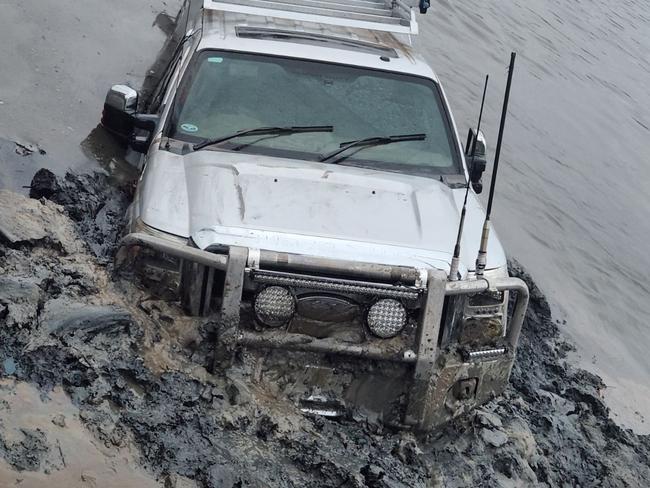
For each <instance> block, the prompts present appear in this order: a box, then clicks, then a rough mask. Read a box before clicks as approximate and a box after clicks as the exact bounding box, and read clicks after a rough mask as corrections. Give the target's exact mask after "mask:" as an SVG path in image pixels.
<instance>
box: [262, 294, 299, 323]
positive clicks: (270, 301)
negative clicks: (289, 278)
mask: <svg viewBox="0 0 650 488" xmlns="http://www.w3.org/2000/svg"><path fill="white" fill-rule="evenodd" d="M254 309H255V316H256V317H257V319H258V320H259V321H260V322H262V323H263V324H264V325H266V326H267V327H281V326H283V325H285V324H286V323H287V322H289V320H290V319H291V317H293V314H294V312H295V311H296V302H295V300H294V298H293V295H292V294H291V292H290V291H289V290H287V289H286V288H282V287H281V286H269V287H267V288H264V289H263V290H262V291H261V292H259V293H258V294H257V296H256V297H255V304H254Z"/></svg>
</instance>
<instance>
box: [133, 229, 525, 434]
mask: <svg viewBox="0 0 650 488" xmlns="http://www.w3.org/2000/svg"><path fill="white" fill-rule="evenodd" d="M134 246H139V247H146V248H152V249H154V250H156V251H158V252H161V253H164V254H167V255H170V256H174V257H177V258H179V259H181V260H185V261H189V262H192V263H197V264H199V265H202V266H206V267H207V268H209V269H211V270H219V271H221V272H223V273H225V280H224V286H223V289H222V290H223V291H222V296H221V300H220V303H221V305H220V310H219V319H218V322H219V324H220V327H221V329H222V330H223V331H224V333H223V334H220V340H221V342H222V344H220V346H219V347H223V345H224V344H223V343H227V344H228V345H229V346H244V347H249V348H263V349H269V350H293V351H297V352H300V353H316V354H327V355H342V356H347V357H349V358H354V359H356V360H372V361H378V362H390V363H396V364H399V365H400V366H404V367H407V368H408V369H409V371H410V380H411V383H410V386H409V387H408V388H407V391H408V394H407V396H408V398H407V400H406V402H405V406H404V409H403V413H402V419H401V424H405V425H408V426H411V427H413V428H414V429H416V430H421V431H427V430H431V429H433V428H435V427H436V426H438V425H441V424H443V423H445V422H447V421H449V420H450V419H451V418H453V417H455V416H456V415H459V414H461V413H463V412H465V411H467V410H469V409H471V408H473V407H475V406H477V405H479V404H481V403H484V402H485V401H487V400H489V399H490V398H493V397H494V396H496V395H499V394H500V393H501V392H503V390H504V389H505V387H506V385H507V383H508V380H509V376H510V371H511V369H512V364H513V362H514V357H515V351H516V347H517V342H518V340H519V335H520V332H521V327H522V324H523V320H524V316H525V313H526V308H527V305H528V288H527V286H526V284H525V283H524V282H523V281H522V280H520V279H518V278H509V277H506V278H499V279H496V280H493V281H491V282H488V281H487V280H485V279H481V280H472V281H455V282H449V281H447V277H446V275H445V273H444V272H442V271H438V270H430V271H428V272H427V274H426V275H423V274H422V272H421V271H419V270H417V269H415V268H410V267H400V266H386V265H377V264H371V263H354V262H349V261H339V260H333V259H322V258H317V257H310V256H302V255H295V254H286V253H277V252H271V251H254V250H249V249H247V248H241V247H230V248H229V251H228V254H215V253H212V252H209V251H204V250H200V249H196V248H192V247H189V246H184V245H182V244H180V243H176V242H172V241H169V240H166V239H162V238H159V237H156V236H151V235H147V234H142V233H133V234H129V235H127V236H126V237H124V238H123V239H122V241H121V248H122V249H124V248H130V247H134ZM251 268H253V269H256V270H264V269H273V270H281V271H282V270H285V271H289V270H290V271H291V272H298V273H303V274H309V273H319V274H328V275H336V274H338V275H341V276H345V277H346V278H348V279H355V280H364V281H363V282H364V283H365V282H368V281H369V282H378V283H399V284H400V287H402V288H406V289H421V290H422V292H423V295H424V296H423V297H422V300H423V304H422V313H421V314H420V319H419V323H418V324H417V329H416V333H415V339H414V343H413V345H412V346H411V347H408V348H407V347H401V346H400V344H399V343H395V342H390V341H387V342H386V345H385V344H382V343H380V342H373V343H371V344H370V343H369V344H351V343H346V342H343V341H336V340H332V339H331V338H327V339H318V338H316V337H312V336H307V335H302V334H292V333H288V332H286V331H280V330H262V331H250V330H245V329H243V328H241V327H240V312H241V307H242V293H243V290H244V281H245V274H246V272H247V271H249V272H250V270H251ZM487 290H496V291H502V292H505V291H507V292H510V294H511V295H513V296H514V306H513V308H512V314H511V316H510V317H509V320H508V327H507V330H506V334H505V336H503V337H502V338H500V339H499V340H498V341H497V342H496V343H493V344H491V346H490V348H489V349H476V348H475V349H474V350H468V349H467V348H463V347H461V346H459V345H457V344H441V343H440V337H442V334H441V327H443V322H444V320H443V319H444V316H443V310H444V305H445V299H446V297H452V296H460V295H469V294H475V293H480V292H484V291H487Z"/></svg>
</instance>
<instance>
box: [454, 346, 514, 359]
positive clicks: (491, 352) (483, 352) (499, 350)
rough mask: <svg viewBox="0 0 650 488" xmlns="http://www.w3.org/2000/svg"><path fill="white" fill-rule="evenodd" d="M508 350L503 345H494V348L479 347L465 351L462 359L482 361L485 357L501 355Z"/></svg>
mask: <svg viewBox="0 0 650 488" xmlns="http://www.w3.org/2000/svg"><path fill="white" fill-rule="evenodd" d="M507 352H508V349H506V348H505V347H496V348H494V349H479V350H476V351H467V352H465V353H464V354H463V357H464V359H465V360H466V361H467V360H469V361H484V360H486V359H494V358H495V357H499V356H503V355H504V354H506V353H507Z"/></svg>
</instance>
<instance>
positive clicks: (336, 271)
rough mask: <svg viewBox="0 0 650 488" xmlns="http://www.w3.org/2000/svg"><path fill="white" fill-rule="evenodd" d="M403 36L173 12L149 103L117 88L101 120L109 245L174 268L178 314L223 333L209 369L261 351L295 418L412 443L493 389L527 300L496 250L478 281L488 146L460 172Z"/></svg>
mask: <svg viewBox="0 0 650 488" xmlns="http://www.w3.org/2000/svg"><path fill="white" fill-rule="evenodd" d="M413 7H419V8H420V11H421V12H423V13H424V12H426V9H427V8H428V4H427V2H426V1H423V2H420V4H419V5H414V6H413ZM415 17H416V14H415V13H414V12H413V11H412V8H411V6H409V5H408V4H405V3H403V2H402V0H397V1H393V2H391V1H388V2H384V1H383V0H350V1H346V2H339V1H338V0H283V1H281V2H280V1H278V2H276V1H273V0H228V1H226V0H224V1H221V2H218V1H212V0H186V1H185V4H184V5H183V7H182V9H181V11H180V13H179V15H178V18H177V23H176V31H175V32H174V33H173V34H172V36H171V37H170V39H169V41H168V43H167V47H166V50H165V52H166V53H167V54H168V55H167V60H166V65H167V66H166V69H165V71H164V73H163V74H162V76H160V79H159V82H158V84H157V86H156V88H155V90H153V93H151V94H150V95H149V96H147V97H146V100H143V99H144V98H145V97H144V96H142V95H139V94H138V93H137V92H136V91H135V90H133V89H132V88H130V87H128V86H125V85H116V86H114V87H113V88H112V89H111V90H110V92H109V93H108V95H107V99H106V104H105V107H104V115H103V119H102V122H103V125H104V127H106V128H107V129H108V130H110V131H111V132H113V133H114V134H116V135H118V136H121V137H124V138H125V139H129V144H130V146H131V148H132V149H133V150H135V151H137V152H139V153H141V160H140V168H141V171H142V173H141V177H140V181H139V182H138V185H137V190H136V194H135V198H134V201H133V204H132V205H131V207H130V209H129V215H128V218H129V224H128V235H126V236H125V237H124V239H123V240H122V243H121V244H122V247H123V248H124V249H132V250H133V249H145V248H148V249H153V250H155V251H156V252H157V253H160V254H162V255H165V256H167V257H170V258H171V259H173V260H176V261H174V262H177V263H178V272H179V273H178V275H179V277H180V279H179V287H180V291H179V298H180V301H181V304H182V306H183V308H184V309H185V310H186V311H187V313H189V314H190V315H194V316H198V317H205V316H211V317H213V318H215V321H216V322H217V323H218V324H219V334H218V336H219V339H218V344H217V347H215V356H216V359H217V361H216V363H217V364H218V367H225V366H224V364H225V365H226V366H227V364H228V361H224V358H230V359H229V360H230V361H233V360H234V359H232V354H228V351H230V352H232V351H234V350H237V349H239V348H244V349H245V350H246V351H260V354H261V355H262V357H263V358H264V361H265V362H266V363H268V365H269V366H268V368H266V367H265V368H264V371H265V372H266V373H265V374H266V380H267V381H269V382H273V381H276V380H277V378H278V376H277V375H276V376H274V375H273V374H271V373H270V372H269V371H272V370H273V368H274V367H279V368H281V369H282V371H283V378H284V380H283V391H284V392H285V393H283V394H286V395H288V396H289V397H290V398H292V399H293V400H295V401H296V402H297V404H299V405H300V408H302V409H303V410H304V411H305V412H309V413H318V414H323V415H331V416H337V415H345V414H346V412H347V413H349V412H350V411H354V410H356V411H364V412H372V414H373V416H376V417H378V418H379V419H380V420H382V421H384V422H387V423H390V424H394V425H399V426H411V427H412V428H414V429H417V430H428V429H431V428H433V427H435V426H437V425H440V424H442V423H444V422H446V421H447V420H449V419H450V418H452V417H454V416H455V415H458V414H459V413H462V412H463V411H466V410H467V409H469V408H472V407H473V406H475V405H477V404H480V403H482V402H485V401H487V400H488V399H490V398H491V397H492V396H494V395H497V394H499V393H500V392H501V391H502V390H503V389H504V388H505V385H506V384H507V382H508V378H509V374H510V370H511V368H512V364H513V360H514V354H515V348H516V345H517V341H518V337H519V332H520V329H521V325H522V321H523V317H524V314H525V311H526V307H527V300H528V290H527V288H526V285H525V284H524V283H523V282H522V281H521V280H518V279H515V278H509V277H508V272H507V264H506V257H505V254H504V252H503V249H502V247H501V244H500V243H499V241H498V239H497V238H496V237H495V236H493V238H492V240H491V241H490V244H489V248H488V254H487V256H488V261H487V264H486V271H485V274H484V276H483V277H482V278H480V279H476V278H475V277H474V273H473V268H474V263H473V257H475V256H476V253H477V250H478V247H479V241H480V234H481V226H482V223H483V220H484V218H485V213H484V211H483V209H482V206H481V204H480V203H479V200H478V199H477V197H476V194H475V193H476V192H480V190H481V173H482V171H483V169H484V168H485V151H484V148H485V144H484V139H483V137H482V135H481V134H480V133H479V135H478V137H476V138H475V139H476V140H477V141H478V143H477V147H478V151H477V152H476V155H475V158H474V163H475V164H474V165H473V169H472V171H469V170H468V164H467V161H466V154H465V153H466V150H465V149H464V148H463V145H462V144H461V141H460V138H459V136H458V132H457V130H456V126H455V123H454V120H453V117H452V115H451V111H450V110H449V105H448V102H447V99H446V97H445V94H444V92H443V90H442V87H441V86H440V82H439V80H438V78H437V77H436V75H435V74H434V72H433V71H432V70H431V68H430V67H429V66H428V65H427V64H425V63H424V62H423V61H422V60H421V59H420V58H419V57H418V55H417V54H416V53H415V52H414V51H413V49H412V48H411V46H410V39H411V36H412V35H415V34H416V33H417V28H418V27H417V22H416V18H415ZM474 137H475V136H474V134H473V132H472V131H470V136H469V138H470V139H471V140H474ZM470 145H471V144H468V146H470ZM467 159H469V158H467ZM468 180H469V181H470V182H471V184H472V187H473V191H470V193H469V200H468V206H467V218H466V223H465V229H466V230H465V233H464V236H463V240H462V242H461V244H462V250H463V252H462V255H461V260H460V266H459V277H460V279H459V280H449V279H448V274H449V270H450V263H451V260H452V252H453V249H454V243H455V238H456V234H457V231H458V223H459V218H460V211H461V207H462V205H463V197H464V194H465V188H466V185H467V184H468ZM509 296H510V297H511V302H512V303H511V306H510V307H509V306H508V301H509V299H508V297H509ZM509 310H510V311H509ZM203 320H205V319H203ZM271 365H275V366H271ZM287 377H288V378H290V380H287V379H286V378H287ZM274 378H275V380H274ZM276 382H277V381H276Z"/></svg>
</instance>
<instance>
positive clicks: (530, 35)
mask: <svg viewBox="0 0 650 488" xmlns="http://www.w3.org/2000/svg"><path fill="white" fill-rule="evenodd" d="M649 22H650V4H648V3H647V2H644V1H640V0H633V1H627V2H608V1H605V0H596V1H593V2H566V1H560V0H550V1H549V0H515V1H508V2H503V1H499V0H490V1H478V0H463V1H462V2H444V4H439V3H437V2H434V8H432V9H431V11H430V13H429V14H428V15H427V16H426V17H425V18H423V19H422V20H421V25H420V27H421V31H422V32H423V34H422V35H421V36H419V38H418V41H417V43H418V48H419V51H420V52H421V53H423V54H424V56H425V57H426V59H427V60H428V61H429V62H430V63H431V64H432V65H433V66H434V68H435V69H436V71H437V73H438V75H439V76H440V77H441V79H442V82H443V83H444V86H445V89H446V91H447V95H448V96H449V98H450V102H451V105H452V108H453V110H454V113H455V116H456V119H457V120H456V121H457V123H458V125H459V130H460V131H461V133H462V134H463V135H464V134H465V131H466V130H467V128H468V126H469V125H470V124H475V123H476V122H475V119H476V117H477V116H478V98H479V96H480V93H481V89H482V87H481V83H482V80H483V78H484V76H485V74H486V73H489V74H490V75H491V80H490V81H491V86H490V91H489V96H488V101H487V112H486V117H485V124H486V125H485V126H484V127H485V132H486V136H487V137H488V141H492V145H491V148H492V149H494V141H496V135H497V134H496V133H497V130H498V121H499V120H498V119H499V115H500V103H501V97H502V96H503V90H504V85H505V78H506V67H507V63H508V61H509V54H510V51H511V50H516V51H518V54H519V57H518V64H517V68H516V76H515V81H514V88H513V93H512V103H511V116H510V119H509V123H508V126H507V133H506V138H505V146H504V152H503V158H502V163H503V165H502V167H501V170H502V171H500V175H501V177H500V181H499V188H498V190H499V191H498V197H497V200H496V202H495V210H494V214H493V220H494V221H495V226H496V228H497V230H498V232H499V234H500V237H501V238H502V239H503V240H504V241H505V244H506V248H507V249H508V250H509V252H510V254H512V255H514V256H516V257H517V258H518V259H519V260H520V261H521V262H522V263H525V265H526V266H527V267H528V268H529V271H531V273H532V274H533V276H535V279H536V280H537V282H538V284H539V285H540V286H541V287H542V289H543V290H544V291H545V292H546V293H547V294H548V296H549V298H550V301H551V302H552V304H553V305H554V306H555V307H556V308H557V309H559V310H558V312H560V313H556V316H560V317H561V316H562V315H564V316H565V317H566V319H567V324H566V326H565V327H564V326H563V329H564V330H565V331H566V332H567V333H568V334H570V336H571V337H572V338H573V339H574V342H575V343H576V345H577V346H578V349H579V353H580V356H581V360H582V363H583V365H584V366H585V367H587V369H590V370H592V371H595V372H597V373H598V374H599V375H601V376H602V377H603V378H604V380H605V382H606V383H607V384H608V385H609V388H608V389H607V390H606V391H605V395H606V399H607V401H608V402H609V404H610V405H611V406H612V407H613V408H614V415H615V416H616V417H615V418H617V419H618V420H620V421H623V422H624V423H625V424H626V425H630V426H634V427H636V429H637V430H638V431H639V432H650V387H649V386H648V385H649V381H648V379H649V378H650V361H648V359H647V353H648V351H649V350H650V333H649V331H650V329H649V327H648V322H649V321H648V316H647V303H648V301H649V299H650V285H649V284H648V272H650V256H649V255H648V253H647V251H648V249H649V245H648V241H649V240H650V220H648V218H647V215H648V213H650V194H649V193H648V191H647V188H648V185H649V184H650V170H649V169H648V161H649V159H648V154H649V153H650V112H649V111H648V107H650V91H649V90H648V80H649V79H650V58H648V55H647V53H648V52H649V51H650V27H648V26H649V25H650V23H649ZM642 417H645V419H646V420H645V422H643V418H642Z"/></svg>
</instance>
